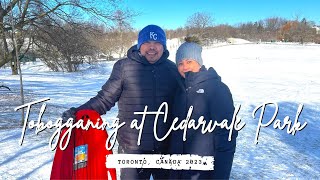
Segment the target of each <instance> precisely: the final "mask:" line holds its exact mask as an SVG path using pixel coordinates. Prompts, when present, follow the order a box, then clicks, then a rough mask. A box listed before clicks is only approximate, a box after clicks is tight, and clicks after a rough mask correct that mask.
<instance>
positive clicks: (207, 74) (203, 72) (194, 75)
mask: <svg viewBox="0 0 320 180" xmlns="http://www.w3.org/2000/svg"><path fill="white" fill-rule="evenodd" d="M185 74H186V78H185V82H186V85H187V87H189V86H192V85H194V84H198V83H201V82H203V81H206V80H216V81H221V77H220V76H219V75H218V73H217V72H216V71H215V70H214V69H213V68H212V67H210V68H209V69H207V68H206V67H205V66H204V65H203V66H201V68H200V71H199V72H187V73H185Z"/></svg>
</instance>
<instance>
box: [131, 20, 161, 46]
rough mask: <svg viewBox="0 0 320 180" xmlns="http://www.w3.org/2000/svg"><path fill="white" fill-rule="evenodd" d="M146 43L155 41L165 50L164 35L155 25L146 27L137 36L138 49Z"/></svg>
mask: <svg viewBox="0 0 320 180" xmlns="http://www.w3.org/2000/svg"><path fill="white" fill-rule="evenodd" d="M148 41H157V42H159V43H161V44H162V46H163V48H164V49H166V48H167V47H166V33H165V32H164V31H163V29H161V27H159V26H157V25H148V26H146V27H144V28H143V29H142V30H141V31H140V32H139V35H138V45H137V47H138V49H140V47H141V45H142V44H143V43H145V42H148Z"/></svg>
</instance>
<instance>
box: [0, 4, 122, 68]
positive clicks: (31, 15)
mask: <svg viewBox="0 0 320 180" xmlns="http://www.w3.org/2000/svg"><path fill="white" fill-rule="evenodd" d="M117 3H119V1H118V0H109V1H108V3H95V2H94V1H86V0H84V1H78V0H60V1H57V0H1V1H0V36H1V40H2V49H3V52H2V54H1V55H2V57H1V59H0V67H2V66H3V65H5V64H6V63H8V62H11V67H12V74H17V64H16V61H14V59H15V53H14V52H15V50H17V51H18V52H19V53H20V52H21V51H23V50H24V49H27V48H26V47H28V46H29V44H30V43H31V41H27V42H26V39H27V37H28V38H29V39H31V38H32V37H31V36H32V34H30V32H34V31H32V29H33V28H34V29H35V26H36V25H38V26H41V24H42V23H43V21H42V20H43V19H44V18H48V19H52V18H53V19H55V20H56V19H59V20H61V21H65V22H68V21H70V20H71V21H75V20H78V19H82V18H84V14H85V15H86V17H87V16H95V17H96V18H97V19H99V20H101V21H104V22H106V23H107V22H109V21H110V20H112V19H113V12H114V11H115V7H116V5H117ZM10 13H11V14H13V17H12V18H10ZM13 27H14V29H15V32H13V31H12V29H13ZM12 37H15V38H16V42H17V44H16V46H10V42H13V41H12V40H11V39H12ZM15 47H16V48H15Z"/></svg>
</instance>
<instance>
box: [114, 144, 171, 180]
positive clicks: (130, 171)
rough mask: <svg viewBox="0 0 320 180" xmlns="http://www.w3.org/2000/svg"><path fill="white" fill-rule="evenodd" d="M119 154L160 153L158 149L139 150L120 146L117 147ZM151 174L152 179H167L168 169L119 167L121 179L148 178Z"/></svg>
mask: <svg viewBox="0 0 320 180" xmlns="http://www.w3.org/2000/svg"><path fill="white" fill-rule="evenodd" d="M118 153H119V154H161V152H160V151H141V150H129V149H124V148H122V147H121V146H119V148H118ZM151 175H152V177H153V179H154V180H157V179H159V180H160V179H168V178H169V170H166V169H151V168H138V169H136V168H121V170H120V179H121V180H135V179H148V180H149V179H150V176H151Z"/></svg>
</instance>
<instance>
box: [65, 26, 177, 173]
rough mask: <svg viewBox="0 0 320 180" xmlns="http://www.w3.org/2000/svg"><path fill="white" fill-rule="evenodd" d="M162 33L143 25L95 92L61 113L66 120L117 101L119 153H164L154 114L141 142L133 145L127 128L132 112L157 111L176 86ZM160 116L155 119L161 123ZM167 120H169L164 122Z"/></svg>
mask: <svg viewBox="0 0 320 180" xmlns="http://www.w3.org/2000/svg"><path fill="white" fill-rule="evenodd" d="M168 56H169V51H168V50H167V48H166V35H165V32H164V31H163V30H162V29H161V28H160V27H159V26H156V25H148V26H146V27H144V28H143V29H142V30H141V31H140V32H139V35H138V44H137V45H135V46H133V47H131V48H130V49H129V50H128V53H127V58H125V59H121V60H119V61H117V62H116V63H115V64H114V67H113V70H112V73H111V75H110V77H109V79H108V80H107V82H106V83H105V84H104V85H103V86H102V89H101V90H100V91H99V92H98V94H97V95H96V96H95V97H93V98H91V99H90V100H89V101H88V102H86V103H85V104H83V105H81V106H80V107H78V108H71V109H70V110H68V111H66V112H65V113H64V114H63V118H64V119H67V118H69V117H72V115H73V114H74V113H75V112H76V111H78V110H81V109H93V110H95V111H97V112H98V113H99V114H100V115H102V114H105V113H106V112H107V111H109V110H110V108H111V107H113V106H114V105H115V103H116V102H118V108H119V113H118V118H119V119H120V123H121V122H125V125H124V126H123V127H121V128H120V129H119V131H118V136H117V140H118V142H119V149H118V152H119V153H128V154H162V153H163V154H165V153H167V148H168V143H167V142H168V141H167V140H168V139H167V140H165V141H162V142H158V141H157V140H156V139H155V138H154V135H153V124H154V119H155V116H154V115H147V116H146V119H145V122H144V127H143V131H142V135H141V145H137V141H138V135H139V131H138V130H136V129H131V128H130V123H131V121H132V120H134V119H137V120H139V123H141V120H142V116H141V115H135V114H134V112H143V111H144V108H145V106H148V111H157V110H158V108H159V106H160V105H161V104H162V102H167V103H168V104H169V108H170V105H171V104H172V102H173V98H174V93H175V91H176V88H177V87H178V85H177V84H178V83H177V82H176V79H177V78H176V77H174V76H175V74H178V71H177V69H176V66H175V64H174V63H173V62H171V61H170V60H168V59H167V58H168ZM163 117H164V116H160V117H159V119H158V122H163ZM172 119H173V118H172V117H171V116H168V118H167V123H162V124H161V126H157V134H158V137H163V135H164V134H165V133H166V132H167V131H168V129H169V127H170V125H171V122H170V120H172ZM168 121H169V122H168ZM151 174H152V176H153V178H154V179H165V178H167V175H168V174H167V172H166V171H164V170H161V169H121V173H120V176H121V179H149V178H150V175H151Z"/></svg>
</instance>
